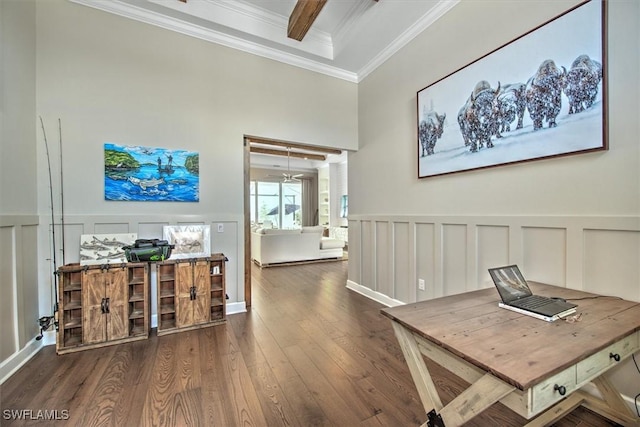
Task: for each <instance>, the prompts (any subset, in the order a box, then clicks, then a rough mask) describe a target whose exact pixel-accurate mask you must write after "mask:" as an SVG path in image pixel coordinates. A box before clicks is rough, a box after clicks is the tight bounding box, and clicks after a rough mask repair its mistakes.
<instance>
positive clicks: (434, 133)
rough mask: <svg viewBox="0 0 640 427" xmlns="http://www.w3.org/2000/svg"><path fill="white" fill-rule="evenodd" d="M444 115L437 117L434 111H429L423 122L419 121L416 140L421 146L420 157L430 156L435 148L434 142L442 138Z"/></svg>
mask: <svg viewBox="0 0 640 427" xmlns="http://www.w3.org/2000/svg"><path fill="white" fill-rule="evenodd" d="M446 117H447V115H446V114H443V115H438V113H436V112H435V111H429V112H428V113H427V114H425V118H424V120H421V121H420V125H419V126H418V139H419V140H420V145H421V146H422V157H424V156H425V154H426V155H427V156H430V155H431V154H433V150H434V148H435V146H436V141H437V140H438V138H440V137H441V136H442V130H443V126H444V119H445V118H446Z"/></svg>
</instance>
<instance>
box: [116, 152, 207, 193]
mask: <svg viewBox="0 0 640 427" xmlns="http://www.w3.org/2000/svg"><path fill="white" fill-rule="evenodd" d="M199 164H200V156H199V154H198V153H196V152H191V151H185V150H169V149H165V148H149V147H139V146H122V145H117V144H113V143H110V142H107V143H105V144H104V198H105V200H118V201H150V202H159V201H169V202H197V201H199V200H200V197H199V193H200V175H199V172H200V166H199Z"/></svg>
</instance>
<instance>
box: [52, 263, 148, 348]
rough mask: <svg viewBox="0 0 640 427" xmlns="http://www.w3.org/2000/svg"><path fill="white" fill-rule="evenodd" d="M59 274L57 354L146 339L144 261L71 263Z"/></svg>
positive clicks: (146, 274)
mask: <svg viewBox="0 0 640 427" xmlns="http://www.w3.org/2000/svg"><path fill="white" fill-rule="evenodd" d="M58 276H59V295H58V310H59V311H58V322H59V325H58V326H59V327H58V336H57V340H56V350H57V353H58V354H64V353H69V352H73V351H79V350H86V349H89V348H98V347H103V346H105V345H110V344H117V343H122V342H128V341H136V340H140V339H146V338H148V336H149V266H148V264H146V263H127V264H108V265H102V266H100V265H92V266H81V265H80V264H69V265H65V266H63V267H60V269H59V270H58Z"/></svg>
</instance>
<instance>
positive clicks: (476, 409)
mask: <svg viewBox="0 0 640 427" xmlns="http://www.w3.org/2000/svg"><path fill="white" fill-rule="evenodd" d="M392 324H393V329H394V331H395V333H396V337H397V338H398V342H399V343H400V348H401V349H402V353H403V354H404V358H405V360H406V361H407V365H408V366H409V371H410V372H411V377H412V379H413V382H414V384H415V386H416V388H417V389H418V394H419V395H420V399H421V400H422V405H423V406H424V409H425V411H426V413H427V416H428V418H429V421H428V422H427V425H429V426H447V427H454V426H460V425H462V424H464V423H465V422H467V421H469V420H470V419H472V418H473V417H475V416H476V415H478V414H479V413H480V412H482V411H484V410H485V409H487V408H488V407H490V406H491V405H493V404H494V403H496V402H498V401H500V399H502V398H503V397H505V396H506V395H508V394H509V393H511V392H512V391H513V390H514V389H515V387H513V386H512V385H510V384H507V383H505V382H503V381H501V380H499V379H497V378H495V377H494V376H493V375H491V374H489V373H486V374H484V375H482V376H480V377H479V378H478V379H477V380H474V381H473V383H472V384H471V386H470V387H469V388H467V389H466V390H465V391H463V392H462V393H461V394H460V395H459V396H457V397H456V398H455V399H453V400H452V401H451V402H449V404H448V405H447V406H445V407H443V406H442V401H441V400H440V396H439V395H438V391H437V389H436V386H435V384H434V383H433V379H432V378H431V374H430V373H429V370H428V369H427V365H426V364H425V363H424V358H423V353H422V352H421V351H420V348H419V346H418V342H417V340H416V338H415V337H414V336H413V334H412V333H411V332H409V331H408V330H407V329H405V328H404V327H403V326H402V325H400V324H397V323H396V322H392Z"/></svg>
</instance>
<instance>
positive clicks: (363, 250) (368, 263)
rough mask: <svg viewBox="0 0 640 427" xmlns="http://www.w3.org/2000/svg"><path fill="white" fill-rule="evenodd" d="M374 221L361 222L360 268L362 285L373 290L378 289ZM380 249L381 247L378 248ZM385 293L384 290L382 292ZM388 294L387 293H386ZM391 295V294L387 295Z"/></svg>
mask: <svg viewBox="0 0 640 427" xmlns="http://www.w3.org/2000/svg"><path fill="white" fill-rule="evenodd" d="M373 225H374V224H373V222H372V221H362V223H361V224H360V237H361V239H362V240H361V241H360V257H361V258H360V260H361V261H362V268H361V270H360V280H361V281H362V283H361V284H362V285H363V286H365V287H367V288H369V289H371V290H373V291H378V289H377V288H376V268H374V267H375V265H376V263H375V258H374V256H375V253H376V247H377V242H376V240H375V235H374V230H375V229H374V228H373ZM378 250H380V249H378ZM381 293H383V292H381ZM385 295H386V294H385ZM387 296H389V297H391V295H387Z"/></svg>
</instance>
